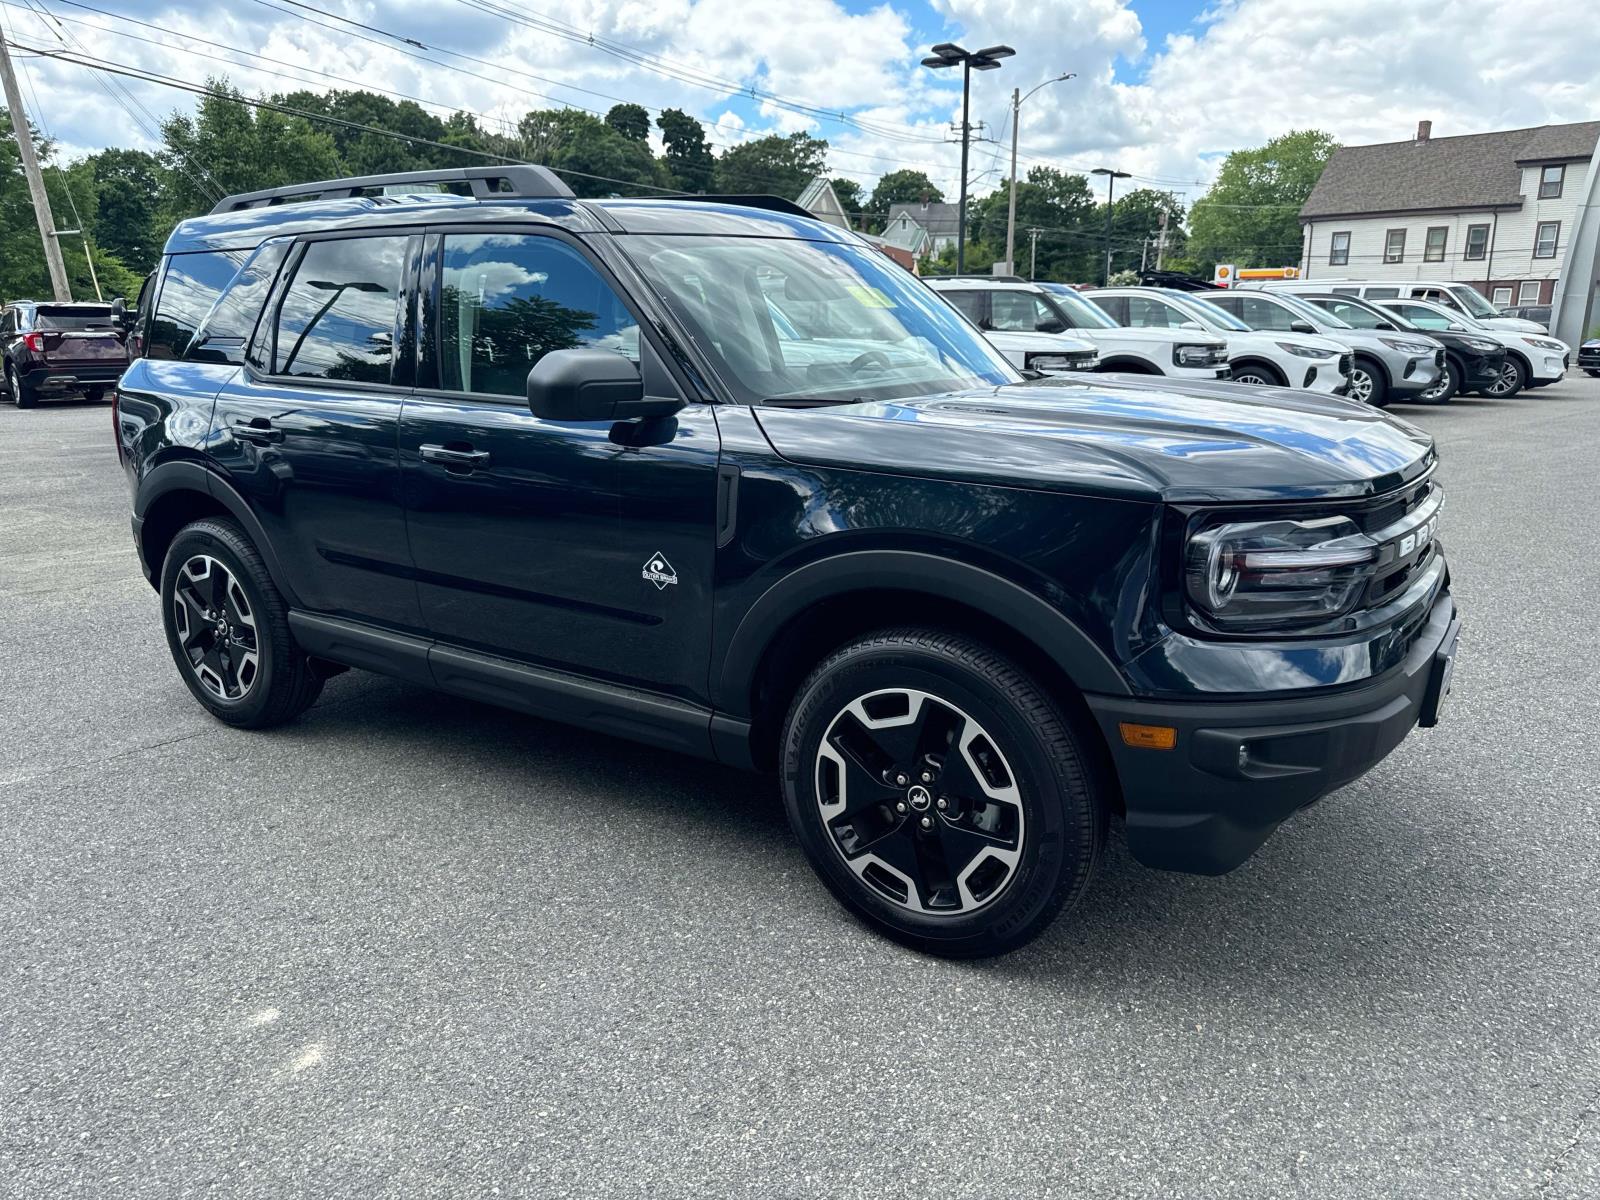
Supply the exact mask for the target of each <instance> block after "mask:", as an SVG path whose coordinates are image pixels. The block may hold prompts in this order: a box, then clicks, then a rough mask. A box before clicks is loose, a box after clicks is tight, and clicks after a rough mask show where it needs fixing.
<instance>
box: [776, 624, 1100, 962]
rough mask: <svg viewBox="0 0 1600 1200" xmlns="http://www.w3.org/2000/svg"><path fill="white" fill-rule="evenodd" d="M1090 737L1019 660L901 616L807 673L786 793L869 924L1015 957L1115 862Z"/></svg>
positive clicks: (794, 817) (936, 944)
mask: <svg viewBox="0 0 1600 1200" xmlns="http://www.w3.org/2000/svg"><path fill="white" fill-rule="evenodd" d="M1085 746H1086V742H1085V739H1084V737H1083V735H1081V734H1079V733H1078V732H1076V731H1075V729H1074V727H1073V724H1072V722H1071V720H1070V719H1069V718H1068V717H1067V716H1066V715H1065V714H1064V713H1063V712H1062V710H1061V708H1060V707H1059V706H1058V705H1057V704H1056V703H1055V702H1054V701H1053V700H1051V699H1050V697H1049V696H1048V695H1046V693H1045V692H1044V691H1043V690H1042V689H1041V688H1040V687H1039V686H1038V684H1036V683H1035V682H1034V681H1033V680H1032V679H1030V678H1029V677H1028V676H1027V675H1025V674H1024V673H1023V672H1022V671H1021V670H1020V669H1018V667H1017V666H1016V665H1015V664H1014V663H1012V662H1011V661H1010V660H1009V659H1007V658H1005V657H1004V656H1002V655H1000V654H997V653H995V652H994V651H992V650H990V649H988V648H987V647H985V646H983V645H982V644H981V643H979V642H976V641H973V640H971V639H969V638H965V637H961V636H958V635H955V634H950V633H943V632H938V631H935V630H930V629H896V630H889V631H885V632H881V633H876V634H872V635H870V636H868V637H864V638H862V639H860V640H859V641H856V642H853V643H852V644H850V645H848V646H845V647H843V648H842V649H840V650H837V651H835V652H834V653H833V654H831V655H830V656H829V657H828V658H827V659H826V660H825V661H823V662H822V663H821V665H819V666H818V667H817V668H816V669H815V670H814V671H813V672H812V673H811V675H810V677H809V678H807V680H806V681H805V683H803V684H802V685H801V686H800V689H799V691H798V693H797V694H796V696H795V699H794V703H793V705H792V706H791V707H790V710H789V714H788V717H787V719H786V721H785V722H784V731H783V754H782V774H783V795H784V804H785V807H786V808H787V810H788V814H789V823H790V826H791V827H792V828H793V830H794V833H795V837H796V838H797V839H798V840H799V842H800V845H801V847H802V848H803V849H804V850H805V853H806V856H807V858H808V859H809V860H810V862H811V866H812V869H813V870H815V871H816V873H817V875H818V877H820V878H821V880H822V882H823V883H824V884H825V885H826V886H827V888H828V890H829V891H831V892H832V893H833V894H834V897H835V898H836V899H838V901H839V902H840V903H841V904H843V905H844V906H845V908H847V909H849V910H850V911H851V912H852V913H854V914H855V915H856V916H857V917H859V918H860V919H861V920H862V921H864V922H865V923H866V924H867V925H869V926H870V927H872V928H873V929H875V930H877V931H878V932H880V933H882V934H885V935H886V936H888V937H890V938H893V939H894V940H895V941H898V942H901V943H902V944H904V945H907V946H910V947H912V948H914V949H916V950H920V951H923V952H925V953H929V954H937V955H941V956H944V957H948V958H978V957H984V956H988V955H995V954H1004V953H1006V952H1007V951H1010V950H1014V949H1016V948H1017V947H1019V946H1021V945H1024V944H1025V943H1027V942H1028V941H1030V940H1032V939H1033V938H1034V937H1036V936H1037V935H1038V934H1039V933H1040V932H1041V931H1042V930H1044V928H1045V927H1046V926H1048V925H1049V924H1050V922H1051V921H1053V920H1054V919H1055V918H1056V916H1057V915H1058V914H1059V913H1060V912H1061V911H1062V910H1063V909H1067V908H1070V907H1072V906H1073V905H1074V904H1076V903H1077V901H1078V900H1079V899H1080V898H1081V897H1082V895H1083V892H1084V890H1085V888H1087V886H1088V884H1089V880H1090V878H1091V876H1092V875H1093V873H1094V868H1095V865H1096V863H1097V862H1098V861H1099V858H1100V854H1101V851H1102V848H1103V846H1104V844H1105V832H1106V820H1107V817H1106V811H1107V807H1108V806H1107V804H1106V802H1105V796H1104V787H1103V785H1101V784H1099V783H1098V782H1097V776H1096V775H1095V773H1094V771H1093V768H1092V765H1091V761H1090V759H1089V758H1088V755H1087V753H1086V749H1085ZM924 771H926V772H927V774H926V775H924ZM901 780H904V782H901ZM851 788H855V789H857V794H858V795H862V794H864V795H865V796H866V797H868V799H867V800H866V801H865V802H860V801H857V802H852V800H851ZM836 806H837V811H836V812H834V813H832V814H830V813H828V812H827V811H826V810H827V809H829V808H833V807H836ZM846 815H853V816H855V817H856V818H857V819H856V820H854V821H845V820H844V819H843V818H844V817H845V816H846ZM863 839H865V840H864V841H863ZM896 864H899V865H896Z"/></svg>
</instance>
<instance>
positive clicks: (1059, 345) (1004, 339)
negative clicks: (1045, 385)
mask: <svg viewBox="0 0 1600 1200" xmlns="http://www.w3.org/2000/svg"><path fill="white" fill-rule="evenodd" d="M923 282H924V283H926V284H927V285H928V287H929V288H930V289H932V290H933V291H935V292H938V293H939V295H940V297H942V298H943V300H944V301H945V303H947V304H949V305H950V307H951V308H953V309H955V310H956V311H957V312H959V313H960V314H961V315H962V316H964V317H966V318H967V320H969V321H971V322H972V323H973V324H974V325H976V326H977V327H978V328H979V330H981V331H982V333H983V336H984V337H986V338H988V339H989V344H990V345H992V346H993V347H994V348H995V349H996V350H998V351H1000V353H1001V354H1004V355H1005V356H1006V358H1008V359H1009V360H1010V361H1011V363H1012V365H1013V366H1017V367H1021V368H1022V369H1023V370H1025V371H1040V372H1042V373H1044V374H1046V375H1065V374H1069V373H1072V372H1076V371H1094V370H1098V369H1099V366H1100V348H1099V347H1098V346H1096V345H1095V344H1094V343H1093V342H1091V341H1090V340H1089V339H1087V338H1084V337H1080V336H1078V334H1077V332H1076V331H1072V332H1068V326H1067V323H1066V322H1065V321H1063V320H1061V318H1060V316H1059V314H1057V313H1056V312H1055V310H1054V309H1050V308H1048V305H1047V304H1046V303H1045V301H1044V300H1043V299H1042V297H1036V296H1034V295H1032V294H1022V295H1019V296H1017V297H1016V298H1015V300H1014V302H1013V304H1012V307H1013V308H1015V309H1016V311H1017V313H1018V315H1017V316H1015V317H1013V316H1011V315H1009V314H1010V310H1009V309H1007V310H1005V311H1004V312H1003V313H1002V318H1001V322H1000V325H999V326H996V325H995V324H994V323H993V322H992V321H991V320H990V317H989V304H988V301H987V299H986V297H985V293H982V292H978V291H975V290H974V291H962V292H960V293H956V292H952V291H950V290H949V289H947V288H945V287H944V286H942V285H943V284H946V283H960V284H961V285H962V287H963V288H966V287H967V286H968V285H975V284H977V283H978V282H979V281H976V280H972V279H969V278H966V277H962V278H959V279H955V278H951V277H945V278H937V277H936V278H933V279H924V280H923ZM972 296H978V297H979V300H978V302H974V301H973V300H972V299H971V297H972ZM1036 302H1037V304H1036ZM1024 308H1025V309H1026V311H1027V319H1023V317H1022V316H1021V315H1020V314H1021V313H1022V311H1023V309H1024ZM1041 308H1042V309H1044V310H1045V311H1047V312H1048V314H1049V315H1048V318H1046V317H1043V316H1038V315H1036V313H1037V312H1038V311H1040V309H1041Z"/></svg>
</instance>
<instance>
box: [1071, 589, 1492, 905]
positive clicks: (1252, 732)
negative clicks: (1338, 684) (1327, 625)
mask: <svg viewBox="0 0 1600 1200" xmlns="http://www.w3.org/2000/svg"><path fill="white" fill-rule="evenodd" d="M1460 629H1461V618H1460V616H1459V615H1458V613H1457V611H1456V607H1455V602H1454V600H1452V598H1451V596H1450V593H1449V591H1447V590H1446V591H1442V592H1440V593H1439V595H1438V597H1437V598H1436V599H1435V601H1434V603H1433V607H1432V609H1431V610H1430V612H1429V614H1428V618H1427V620H1426V622H1424V624H1423V625H1422V627H1421V629H1420V630H1419V631H1418V633H1417V636H1416V638H1415V640H1414V641H1413V642H1412V644H1411V647H1410V649H1409V650H1408V651H1407V653H1406V656H1405V659H1404V660H1403V661H1402V662H1401V663H1400V665H1399V666H1397V667H1395V668H1394V669H1393V670H1392V671H1390V672H1389V673H1388V674H1386V675H1384V676H1382V677H1381V678H1379V679H1378V680H1376V681H1374V682H1372V683H1369V684H1366V685H1364V686H1362V687H1359V688H1354V689H1343V690H1339V691H1336V692H1333V693H1331V694H1322V695H1313V696H1306V697H1300V698H1296V699H1276V700H1267V701H1263V700H1238V701H1222V702H1218V701H1201V702H1183V701H1178V702H1165V701H1153V700H1141V699H1136V698H1130V697H1123V696H1097V695H1091V696H1088V697H1086V699H1087V700H1088V702H1089V707H1090V709H1091V710H1092V711H1093V713H1094V716H1095V719H1096V720H1097V721H1098V722H1099V724H1100V728H1101V731H1102V733H1104V735H1105V739H1106V744H1107V745H1108V746H1109V747H1110V749H1111V757H1112V760H1113V762H1114V763H1115V765H1116V770H1117V774H1118V777H1119V779H1120V782H1121V785H1122V794H1123V798H1124V800H1125V801H1126V805H1127V812H1128V848H1129V849H1130V850H1131V851H1132V852H1133V856H1134V857H1135V858H1137V859H1138V860H1139V861H1140V862H1142V863H1145V864H1146V865H1148V866H1152V867H1161V868H1165V869H1167V870H1173V871H1188V872H1195V873H1199V874H1206V875H1220V874H1222V873H1224V872H1226V871H1231V870H1233V868H1234V867H1237V866H1238V865H1239V864H1240V863H1242V862H1244V860H1245V859H1247V858H1249V857H1250V855H1252V854H1253V853H1255V851H1256V849H1257V848H1258V847H1259V846H1260V845H1261V844H1262V843H1263V842H1264V841H1266V840H1267V838H1269V837H1270V836H1271V835H1272V833H1273V831H1274V830H1276V829H1277V828H1278V826H1279V825H1281V824H1282V823H1283V822H1284V821H1285V820H1287V819H1288V818H1289V817H1290V816H1291V815H1293V814H1294V813H1295V812H1296V811H1298V810H1299V809H1301V808H1304V807H1305V806H1306V805H1308V804H1311V803H1313V802H1314V801H1316V800H1319V799H1321V798H1322V797H1323V796H1325V795H1327V794H1328V793H1329V792H1331V791H1333V790H1334V789H1335V788H1338V787H1342V786H1343V785H1344V784H1347V783H1349V782H1350V781H1351V780H1354V779H1357V778H1359V777H1360V776H1362V775H1364V774H1365V773H1366V772H1367V771H1369V770H1371V769H1372V768H1373V767H1374V766H1376V765H1377V764H1378V762H1380V761H1381V760H1382V759H1383V758H1384V757H1385V756H1386V755H1387V754H1388V753H1389V752H1390V751H1391V750H1393V749H1394V748H1395V747H1396V746H1398V745H1399V744H1400V743H1401V742H1402V741H1403V740H1404V739H1405V736H1406V734H1408V733H1410V732H1411V729H1412V727H1413V726H1415V725H1419V724H1420V725H1422V726H1424V727H1427V726H1431V725H1433V724H1436V723H1437V721H1438V715H1439V707H1440V705H1441V704H1442V703H1443V700H1444V697H1445V696H1446V695H1447V694H1448V693H1449V687H1450V675H1451V671H1452V669H1453V664H1454V654H1455V647H1456V638H1457V635H1458V634H1459V632H1460ZM1124 723H1129V724H1136V725H1163V726H1170V727H1172V728H1174V729H1176V730H1177V744H1176V745H1175V746H1174V747H1173V748H1172V749H1170V750H1157V749H1145V748H1138V749H1136V748H1133V747H1130V746H1128V745H1127V744H1126V743H1125V742H1124V741H1123V736H1122V729H1121V726H1122V725H1123V724H1124Z"/></svg>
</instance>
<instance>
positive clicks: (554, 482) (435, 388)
mask: <svg viewBox="0 0 1600 1200" xmlns="http://www.w3.org/2000/svg"><path fill="white" fill-rule="evenodd" d="M425 261H426V263H427V264H428V266H427V270H426V272H425V274H424V281H423V286H422V288H421V298H422V300H423V301H424V303H423V306H422V311H423V319H422V321H421V322H420V328H421V331H422V332H421V336H420V339H419V345H420V348H421V355H420V361H419V364H418V384H419V386H418V389H417V391H416V392H415V393H414V395H413V396H412V398H411V399H409V400H408V401H407V402H406V406H405V415H404V418H403V421H402V426H401V431H400V454H401V463H402V469H403V473H404V477H405V495H406V505H407V523H408V527H409V532H410V541H411V552H412V556H413V558H414V560H415V563H416V567H417V580H418V583H417V588H418V593H419V595H420V598H421V603H422V614H423V618H424V620H425V621H426V623H427V625H428V627H429V628H430V629H431V630H432V631H433V632H434V634H435V635H436V636H437V637H438V638H439V639H440V640H441V641H445V642H450V643H453V644H455V645H458V646H464V647H468V648H471V649H477V650H481V651H484V652H488V653H492V654H496V655H500V656H505V657H509V658H514V659H520V660H523V661H526V662H530V663H534V664H540V665H545V666H553V667H557V668H561V669H566V670H571V671H574V672H581V673H583V674H588V675H595V676H600V677H605V678H608V679H612V680H616V681H619V682H624V683H631V684H636V685H639V686H643V687H649V688H652V689H654V690H660V691H665V692H672V693H677V694H680V695H683V696H684V697H685V698H690V699H699V698H701V697H703V695H704V692H705V682H706V671H707V663H708V660H709V646H710V613H711V604H710V591H711V575H712V559H713V553H714V549H715V545H714V543H715V536H716V535H715V523H716V506H717V487H718V479H717V462H718V450H719V445H720V442H719V438H718V435H717V428H716V422H715V420H714V418H713V416H712V412H711V409H710V406H707V405H701V404H691V405H689V406H688V407H687V408H684V409H683V410H681V411H680V412H679V413H678V414H677V415H676V416H674V417H670V418H651V419H647V420H632V421H619V422H609V421H595V422H571V421H546V420H542V419H541V418H539V417H536V416H534V415H533V413H532V412H531V411H530V410H529V408H528V402H527V375H528V371H529V369H530V368H531V367H532V366H533V364H534V363H536V362H537V361H538V360H539V359H540V358H541V357H543V355H545V354H546V353H548V352H550V351H552V350H558V349H564V348H569V347H576V346H591V347H602V348H607V349H612V350H615V351H616V352H617V353H619V354H622V355H625V356H627V357H629V358H631V359H633V360H634V361H635V362H637V363H639V365H640V368H641V372H642V374H643V375H644V379H645V388H646V392H647V394H649V395H655V396H678V395H680V394H681V393H680V392H679V391H678V385H677V383H676V382H675V381H674V379H673V377H672V376H671V374H670V373H669V372H668V371H667V370H666V368H665V366H664V363H663V360H662V358H661V357H660V356H659V354H658V348H657V347H656V346H655V345H654V343H653V341H652V339H651V337H650V336H649V335H648V334H646V333H645V332H644V329H645V328H646V327H647V324H648V323H647V322H645V321H643V320H642V319H641V315H640V313H639V312H638V311H637V310H636V309H635V308H634V307H633V306H632V305H631V304H629V303H628V302H627V301H625V300H624V299H623V297H622V289H621V288H620V287H619V286H618V285H617V283H616V281H615V280H614V278H613V277H612V276H611V275H610V273H609V271H607V270H606V269H605V267H604V266H603V265H602V264H600V263H599V262H598V261H597V260H596V259H595V258H594V257H593V256H592V255H591V254H590V253H589V251H588V249H587V248H586V247H585V246H584V245H583V244H582V243H581V242H580V241H578V240H577V239H575V238H569V237H567V236H564V235H562V234H560V233H559V232H558V231H554V230H547V229H536V228H535V229H528V230H512V229H506V230H496V231H495V232H493V233H485V232H484V230H483V227H482V226H476V227H473V228H462V229H460V230H451V231H444V232H442V233H440V234H437V235H430V236H429V238H428V247H427V252H426V255H425ZM439 661H443V660H442V659H441V660H439ZM436 669H439V668H438V666H437V665H436Z"/></svg>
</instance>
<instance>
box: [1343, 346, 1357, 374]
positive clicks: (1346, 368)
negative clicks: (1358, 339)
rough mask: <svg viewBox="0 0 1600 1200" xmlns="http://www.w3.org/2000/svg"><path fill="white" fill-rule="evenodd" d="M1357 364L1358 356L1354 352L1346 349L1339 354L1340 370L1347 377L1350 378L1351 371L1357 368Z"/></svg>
mask: <svg viewBox="0 0 1600 1200" xmlns="http://www.w3.org/2000/svg"><path fill="white" fill-rule="evenodd" d="M1355 365H1356V356H1355V355H1354V354H1352V353H1350V352H1349V351H1346V352H1345V353H1343V354H1341V355H1339V372H1340V374H1342V375H1343V376H1344V377H1345V378H1346V379H1349V378H1350V372H1351V371H1352V370H1353V369H1354V368H1355Z"/></svg>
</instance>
